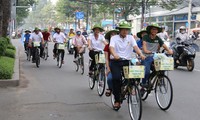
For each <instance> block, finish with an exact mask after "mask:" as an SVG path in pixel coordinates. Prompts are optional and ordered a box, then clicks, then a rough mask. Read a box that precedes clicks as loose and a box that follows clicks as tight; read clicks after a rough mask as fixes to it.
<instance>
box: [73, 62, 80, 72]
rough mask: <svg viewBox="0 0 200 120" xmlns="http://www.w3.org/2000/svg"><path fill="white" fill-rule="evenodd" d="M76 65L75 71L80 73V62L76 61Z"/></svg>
mask: <svg viewBox="0 0 200 120" xmlns="http://www.w3.org/2000/svg"><path fill="white" fill-rule="evenodd" d="M74 64H75V66H74V67H75V71H76V72H78V70H79V60H78V61H75V62H74Z"/></svg>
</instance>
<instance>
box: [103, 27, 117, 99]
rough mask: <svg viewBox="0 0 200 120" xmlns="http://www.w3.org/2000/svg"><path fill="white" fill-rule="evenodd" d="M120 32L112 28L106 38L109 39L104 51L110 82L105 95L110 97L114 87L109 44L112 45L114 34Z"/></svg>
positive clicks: (108, 81)
mask: <svg viewBox="0 0 200 120" xmlns="http://www.w3.org/2000/svg"><path fill="white" fill-rule="evenodd" d="M117 34H119V30H116V29H114V30H110V31H108V32H107V33H106V35H105V39H106V40H107V41H108V44H107V45H106V46H105V48H104V53H105V58H106V75H107V84H108V89H107V90H106V92H105V95H106V96H107V97H109V96H110V95H111V91H112V89H113V87H112V74H111V71H110V50H109V45H110V39H111V37H112V36H114V35H117Z"/></svg>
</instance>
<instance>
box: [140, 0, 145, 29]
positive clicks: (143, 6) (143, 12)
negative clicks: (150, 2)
mask: <svg viewBox="0 0 200 120" xmlns="http://www.w3.org/2000/svg"><path fill="white" fill-rule="evenodd" d="M141 6H142V17H141V26H140V28H141V29H142V28H143V24H144V14H145V0H142V5H141Z"/></svg>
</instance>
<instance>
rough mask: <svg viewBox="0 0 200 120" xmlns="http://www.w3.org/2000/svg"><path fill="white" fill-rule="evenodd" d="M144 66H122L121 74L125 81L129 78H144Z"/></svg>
mask: <svg viewBox="0 0 200 120" xmlns="http://www.w3.org/2000/svg"><path fill="white" fill-rule="evenodd" d="M144 68H145V67H144V66H143V65H137V66H124V67H123V72H124V77H125V78H126V79H129V78H144V73H145V70H144Z"/></svg>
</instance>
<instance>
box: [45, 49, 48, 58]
mask: <svg viewBox="0 0 200 120" xmlns="http://www.w3.org/2000/svg"><path fill="white" fill-rule="evenodd" d="M47 58H48V48H47V47H45V48H44V60H47Z"/></svg>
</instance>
